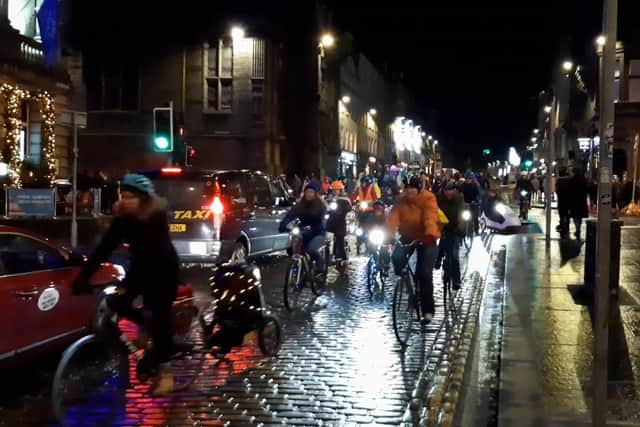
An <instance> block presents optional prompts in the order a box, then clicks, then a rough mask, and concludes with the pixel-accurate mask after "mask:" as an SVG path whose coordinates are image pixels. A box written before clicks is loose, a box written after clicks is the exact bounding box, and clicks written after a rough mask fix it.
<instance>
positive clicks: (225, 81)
mask: <svg viewBox="0 0 640 427" xmlns="http://www.w3.org/2000/svg"><path fill="white" fill-rule="evenodd" d="M204 62H205V64H207V66H206V67H205V75H204V85H205V91H204V95H205V96H204V97H203V98H204V110H205V111H207V112H230V111H231V109H232V107H233V46H232V42H231V39H222V40H218V41H217V42H214V43H211V44H205V49H204Z"/></svg>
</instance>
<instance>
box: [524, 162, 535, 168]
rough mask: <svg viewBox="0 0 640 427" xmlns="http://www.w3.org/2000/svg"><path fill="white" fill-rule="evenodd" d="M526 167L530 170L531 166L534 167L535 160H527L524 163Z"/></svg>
mask: <svg viewBox="0 0 640 427" xmlns="http://www.w3.org/2000/svg"><path fill="white" fill-rule="evenodd" d="M524 166H525V167H526V168H530V167H531V166H533V160H525V161H524Z"/></svg>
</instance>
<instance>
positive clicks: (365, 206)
mask: <svg viewBox="0 0 640 427" xmlns="http://www.w3.org/2000/svg"><path fill="white" fill-rule="evenodd" d="M360 209H362V210H365V209H369V203H367V202H360Z"/></svg>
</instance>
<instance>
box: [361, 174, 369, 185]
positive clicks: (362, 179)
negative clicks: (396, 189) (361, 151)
mask: <svg viewBox="0 0 640 427" xmlns="http://www.w3.org/2000/svg"><path fill="white" fill-rule="evenodd" d="M371 183H372V180H371V177H368V176H363V177H362V178H360V184H362V185H371Z"/></svg>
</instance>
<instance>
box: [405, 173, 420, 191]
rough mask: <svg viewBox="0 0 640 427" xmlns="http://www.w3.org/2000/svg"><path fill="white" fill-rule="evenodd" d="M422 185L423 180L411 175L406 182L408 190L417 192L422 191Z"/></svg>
mask: <svg viewBox="0 0 640 427" xmlns="http://www.w3.org/2000/svg"><path fill="white" fill-rule="evenodd" d="M423 183H424V179H422V177H421V176H418V175H413V176H412V177H411V178H409V181H408V182H407V187H409V188H417V189H418V190H422V184H423Z"/></svg>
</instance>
